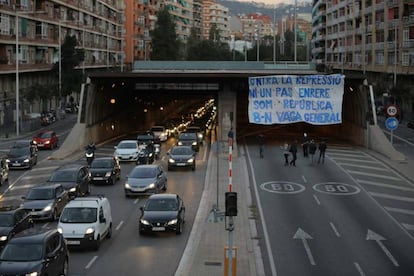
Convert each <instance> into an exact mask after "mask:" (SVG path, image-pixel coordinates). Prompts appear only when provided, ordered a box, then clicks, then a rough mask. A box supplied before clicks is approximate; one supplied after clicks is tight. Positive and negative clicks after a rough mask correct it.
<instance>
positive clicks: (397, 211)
mask: <svg viewBox="0 0 414 276" xmlns="http://www.w3.org/2000/svg"><path fill="white" fill-rule="evenodd" d="M384 209H385V210H387V211H390V212H395V213H400V214H405V215H413V216H414V210H409V209H400V208H393V207H388V206H385V207H384Z"/></svg>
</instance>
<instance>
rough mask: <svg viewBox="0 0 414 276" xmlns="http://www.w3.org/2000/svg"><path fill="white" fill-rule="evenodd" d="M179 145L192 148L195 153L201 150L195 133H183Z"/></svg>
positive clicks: (179, 138) (179, 137)
mask: <svg viewBox="0 0 414 276" xmlns="http://www.w3.org/2000/svg"><path fill="white" fill-rule="evenodd" d="M177 145H178V146H190V147H191V148H192V149H193V150H194V151H195V152H198V151H199V149H200V141H199V139H198V136H197V133H195V132H182V133H181V134H180V136H178V142H177Z"/></svg>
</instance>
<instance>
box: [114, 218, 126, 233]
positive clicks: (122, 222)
mask: <svg viewBox="0 0 414 276" xmlns="http://www.w3.org/2000/svg"><path fill="white" fill-rule="evenodd" d="M123 224H124V221H123V220H121V221H120V222H119V224H118V226H117V227H116V228H115V230H116V231H118V230H119V229H120V228H121V226H122V225H123Z"/></svg>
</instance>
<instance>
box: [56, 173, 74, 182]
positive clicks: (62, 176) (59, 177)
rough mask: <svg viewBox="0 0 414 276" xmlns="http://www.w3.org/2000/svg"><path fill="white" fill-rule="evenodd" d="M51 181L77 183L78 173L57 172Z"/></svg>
mask: <svg viewBox="0 0 414 276" xmlns="http://www.w3.org/2000/svg"><path fill="white" fill-rule="evenodd" d="M49 181H52V182H76V173H75V172H74V171H64V170H62V171H59V170H58V171H55V172H54V173H53V174H52V175H51V176H50V179H49Z"/></svg>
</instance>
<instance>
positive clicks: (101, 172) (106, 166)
mask: <svg viewBox="0 0 414 276" xmlns="http://www.w3.org/2000/svg"><path fill="white" fill-rule="evenodd" d="M89 171H90V173H91V183H92V184H100V183H102V184H109V185H114V184H115V182H116V181H117V180H119V179H120V178H121V165H120V164H119V160H118V159H116V158H115V157H113V156H111V157H99V158H95V159H94V160H93V161H92V163H91V166H90V168H89Z"/></svg>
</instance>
